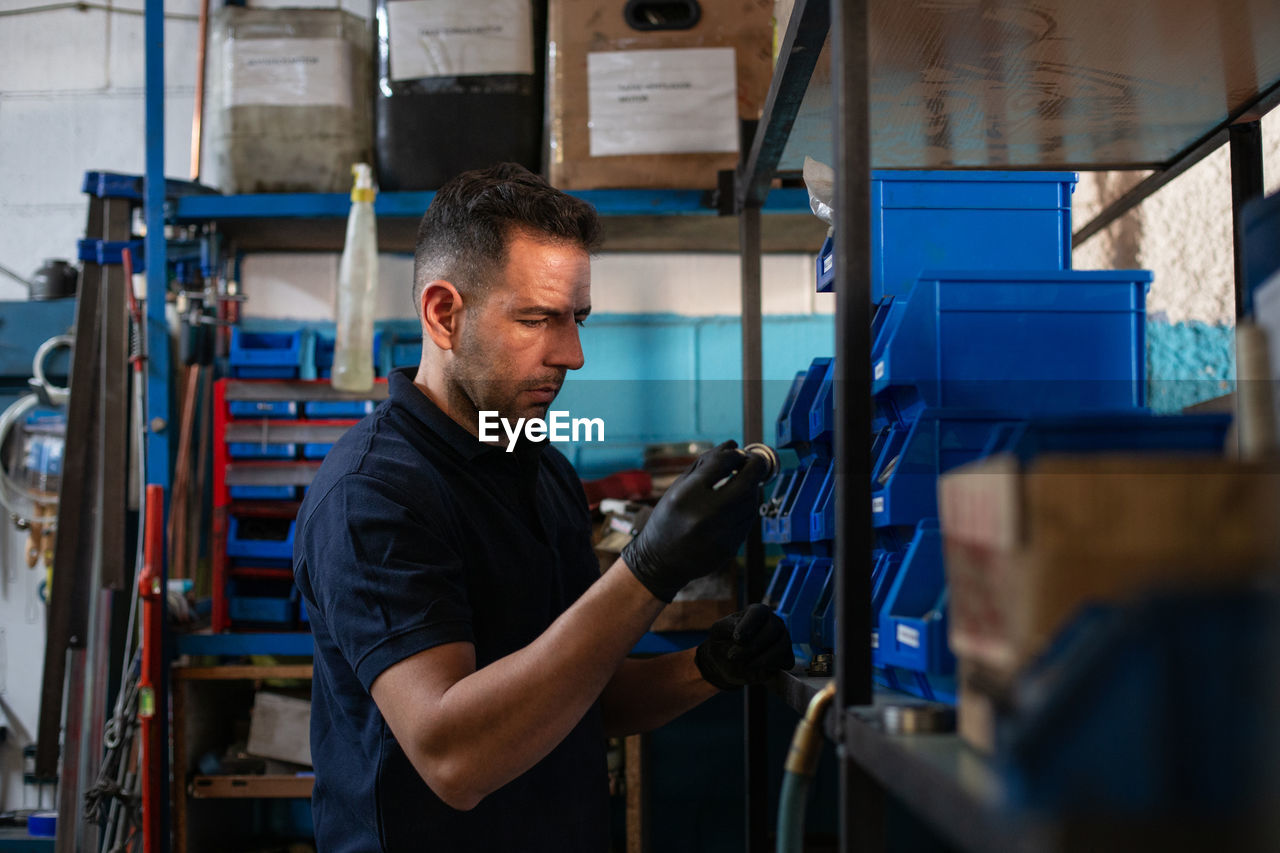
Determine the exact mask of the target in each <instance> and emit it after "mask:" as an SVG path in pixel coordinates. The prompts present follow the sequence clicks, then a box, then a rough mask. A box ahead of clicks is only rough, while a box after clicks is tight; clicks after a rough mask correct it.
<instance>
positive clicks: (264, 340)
mask: <svg viewBox="0 0 1280 853" xmlns="http://www.w3.org/2000/svg"><path fill="white" fill-rule="evenodd" d="M228 361H229V364H230V366H231V375H232V376H236V377H239V378H241V379H296V378H298V374H299V372H300V370H301V368H302V330H301V329H298V330H296V331H291V332H246V331H244V330H243V329H241V328H240V327H239V326H233V327H232V329H231V347H230V352H229V357H228Z"/></svg>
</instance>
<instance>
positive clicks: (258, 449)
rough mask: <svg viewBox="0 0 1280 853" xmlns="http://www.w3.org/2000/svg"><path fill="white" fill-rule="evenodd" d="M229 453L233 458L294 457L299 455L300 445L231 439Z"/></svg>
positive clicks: (228, 445)
mask: <svg viewBox="0 0 1280 853" xmlns="http://www.w3.org/2000/svg"><path fill="white" fill-rule="evenodd" d="M227 455H228V456H230V457H231V458H232V459H293V458H295V457H297V455H298V445H296V444H262V443H259V442H253V441H231V442H227Z"/></svg>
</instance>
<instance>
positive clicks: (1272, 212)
mask: <svg viewBox="0 0 1280 853" xmlns="http://www.w3.org/2000/svg"><path fill="white" fill-rule="evenodd" d="M1241 222H1242V224H1243V229H1244V236H1243V250H1244V251H1243V255H1244V280H1245V284H1246V285H1247V286H1248V290H1247V293H1248V294H1249V296H1248V300H1247V301H1246V306H1245V307H1246V308H1247V309H1249V310H1252V306H1253V301H1252V298H1253V292H1254V291H1255V290H1257V289H1258V287H1260V286H1261V285H1262V283H1263V282H1265V281H1266V280H1267V279H1269V278H1271V276H1273V275H1275V274H1276V272H1278V271H1280V193H1273V194H1272V195H1269V196H1267V197H1266V198H1261V199H1257V200H1255V201H1251V202H1249V203H1248V204H1247V205H1245V208H1244V212H1243V214H1242V215H1241ZM1273 345H1274V344H1273Z"/></svg>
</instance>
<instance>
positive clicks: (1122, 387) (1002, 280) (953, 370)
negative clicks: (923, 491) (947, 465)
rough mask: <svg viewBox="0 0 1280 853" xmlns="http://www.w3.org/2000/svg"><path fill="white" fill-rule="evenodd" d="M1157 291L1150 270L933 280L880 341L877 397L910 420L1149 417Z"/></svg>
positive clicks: (923, 283) (894, 317) (927, 279)
mask: <svg viewBox="0 0 1280 853" xmlns="http://www.w3.org/2000/svg"><path fill="white" fill-rule="evenodd" d="M1150 283H1151V273H1149V272H1147V271H1145V270H1127V271H1117V272H1109V271H1108V272H1053V273H1044V272H1042V273H1035V272H995V273H993V272H985V273H984V272H977V273H969V272H929V273H926V274H925V275H924V276H923V277H922V278H921V280H920V285H919V287H917V288H916V290H915V291H914V292H913V293H912V294H911V297H910V298H909V299H907V300H906V303H905V304H904V305H902V306H900V307H897V306H895V307H894V308H892V309H891V310H890V313H889V315H888V316H887V318H886V322H885V325H884V327H883V329H882V330H881V331H880V333H879V335H878V336H877V338H878V339H877V340H876V342H875V344H874V345H873V348H872V389H873V391H874V393H875V394H876V395H877V397H878V398H883V400H884V401H885V402H887V403H888V404H891V405H893V406H894V407H895V409H896V410H897V411H898V412H899V413H901V414H908V415H909V414H910V413H911V412H913V411H918V410H919V409H920V408H924V407H948V408H968V409H992V410H998V411H1007V412H1010V413H1011V414H1017V415H1037V414H1040V415H1049V414H1062V413H1067V412H1090V411H1092V412H1097V411H1123V410H1126V409H1127V410H1133V409H1135V408H1140V407H1142V406H1143V405H1144V401H1145V392H1146V357H1145V352H1144V346H1145V334H1144V324H1145V313H1146V311H1145V306H1146V291H1147V287H1148V286H1149V285H1150ZM895 301H896V300H895Z"/></svg>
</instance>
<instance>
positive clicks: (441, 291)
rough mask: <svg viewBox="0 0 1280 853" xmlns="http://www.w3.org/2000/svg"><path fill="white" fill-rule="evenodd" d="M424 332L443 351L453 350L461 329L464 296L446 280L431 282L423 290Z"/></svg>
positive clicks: (421, 306) (421, 305)
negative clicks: (456, 336) (457, 334)
mask: <svg viewBox="0 0 1280 853" xmlns="http://www.w3.org/2000/svg"><path fill="white" fill-rule="evenodd" d="M419 307H420V308H421V309H422V331H423V333H424V334H425V335H426V336H427V337H429V338H431V340H432V342H434V343H435V345H436V346H437V347H439V348H440V349H442V350H451V349H453V347H454V343H455V337H454V336H455V334H456V333H457V331H458V330H459V329H460V328H461V325H460V323H459V320H460V319H461V315H462V295H461V294H460V293H458V289H457V288H456V287H454V286H453V285H452V284H450V283H449V282H447V281H445V280H444V279H437V280H436V281H432V282H429V283H428V284H427V286H426V287H424V288H422V302H421V304H420V305H419Z"/></svg>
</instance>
